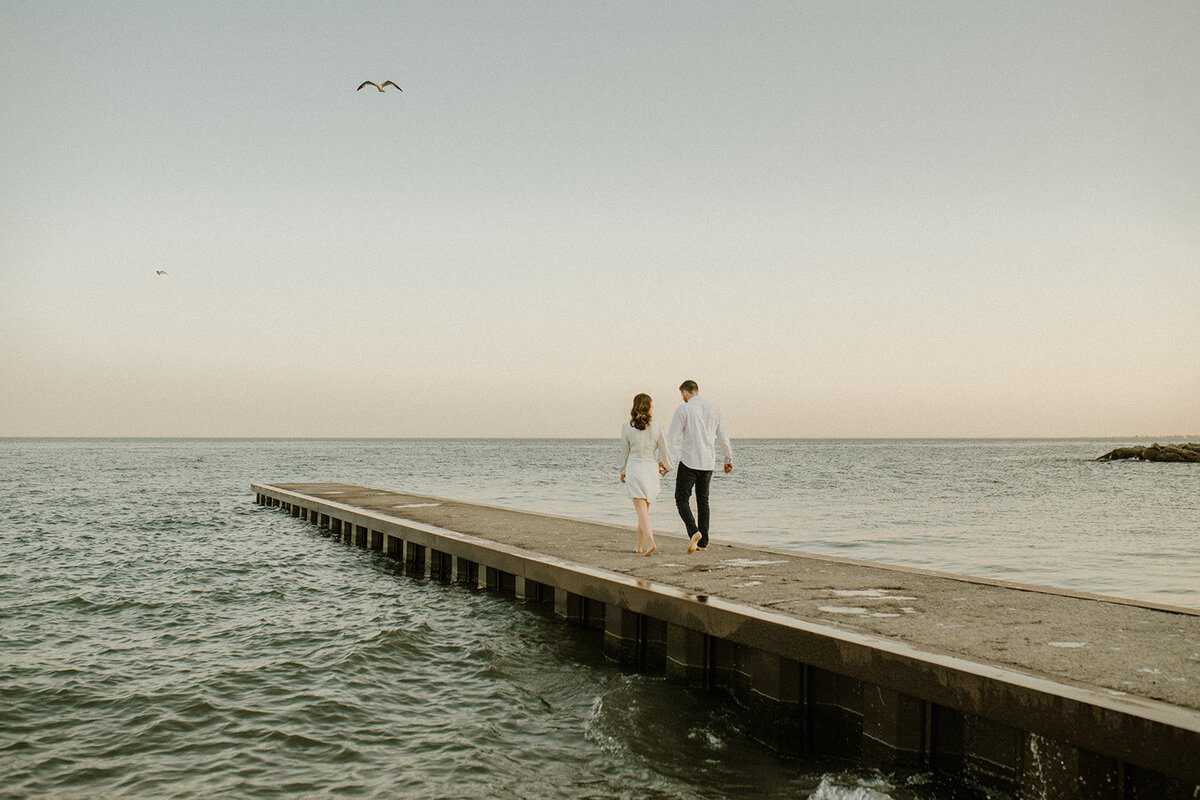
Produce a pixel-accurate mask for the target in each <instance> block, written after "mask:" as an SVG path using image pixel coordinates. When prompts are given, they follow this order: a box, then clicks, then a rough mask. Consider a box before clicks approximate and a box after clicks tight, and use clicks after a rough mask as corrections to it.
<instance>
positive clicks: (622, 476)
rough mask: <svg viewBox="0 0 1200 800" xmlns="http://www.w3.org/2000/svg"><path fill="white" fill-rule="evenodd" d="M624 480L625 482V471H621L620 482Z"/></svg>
mask: <svg viewBox="0 0 1200 800" xmlns="http://www.w3.org/2000/svg"><path fill="white" fill-rule="evenodd" d="M624 482H625V473H624V472H622V473H621V483H624Z"/></svg>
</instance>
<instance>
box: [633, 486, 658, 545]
mask: <svg viewBox="0 0 1200 800" xmlns="http://www.w3.org/2000/svg"><path fill="white" fill-rule="evenodd" d="M633 507H634V510H635V511H637V518H638V542H639V544H640V543H641V542H642V541H643V540H644V541H645V542H646V544H647V547H646V552H645V554H644V555H650V554H651V553H653V552H654V551H655V550H657V549H658V545H656V544H655V543H654V529H653V528H651V527H650V501H649V500H646V499H645V498H642V497H639V498H637V499H635V500H634V501H633Z"/></svg>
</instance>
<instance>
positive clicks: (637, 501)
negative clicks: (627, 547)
mask: <svg viewBox="0 0 1200 800" xmlns="http://www.w3.org/2000/svg"><path fill="white" fill-rule="evenodd" d="M645 502H646V501H645V500H643V499H642V498H640V497H635V498H633V513H634V514H637V520H638V542H637V549H636V550H634V551H633V552H635V553H641V552H642V544H643V543H644V542H645V541H646V532H645V531H644V530H642V505H644V504H645Z"/></svg>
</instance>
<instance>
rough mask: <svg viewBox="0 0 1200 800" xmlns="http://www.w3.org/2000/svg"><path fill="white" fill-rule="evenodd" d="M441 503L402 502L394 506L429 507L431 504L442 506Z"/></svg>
mask: <svg viewBox="0 0 1200 800" xmlns="http://www.w3.org/2000/svg"><path fill="white" fill-rule="evenodd" d="M440 505H441V503H401V504H400V505H397V506H392V508H427V507H429V506H440Z"/></svg>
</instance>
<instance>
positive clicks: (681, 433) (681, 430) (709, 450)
mask: <svg viewBox="0 0 1200 800" xmlns="http://www.w3.org/2000/svg"><path fill="white" fill-rule="evenodd" d="M681 437H682V442H681V444H680V445H679V449H676V448H675V442H676V441H679V440H680V438H681ZM714 440H715V441H716V442H717V443H719V444H720V445H721V452H722V454H723V455H724V456H725V463H726V464H732V463H733V450H732V449H730V447H729V437H728V436H726V435H725V426H724V425H723V424H722V422H721V409H719V408H717V407H716V406H715V405H713V404H712V403H710V402H708V401H707V400H705V399H704V398H703V397H701V396H700V395H696V396H694V397H693V398H692V399H691V400H688V401H687V402H686V403H684V404H683V405H681V406H680V407H679V408H677V409H675V417H674V419H672V420H671V430H670V433H668V434H667V441H668V442H669V443H670V447H671V451H672V452H677V453H679V463H681V464H687V465H688V466H689V467H691V468H692V469H699V470H711V469H713V468H714V467H715V466H716V463H717V456H716V453H715V452H714V447H713V443H714Z"/></svg>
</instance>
